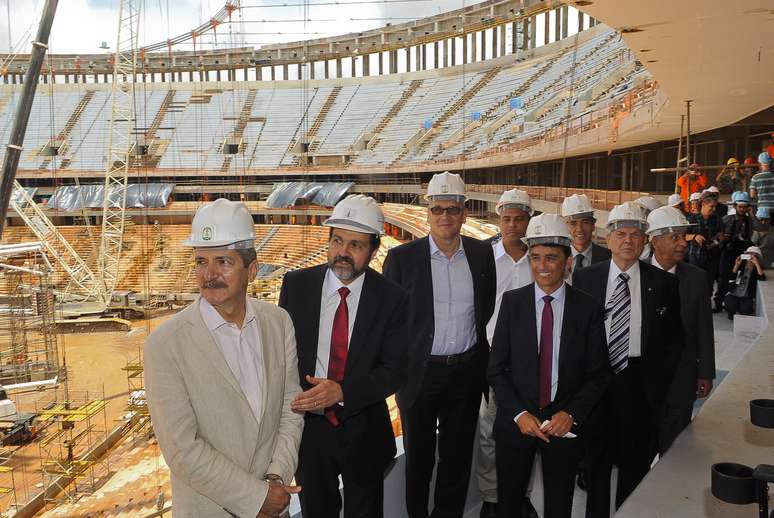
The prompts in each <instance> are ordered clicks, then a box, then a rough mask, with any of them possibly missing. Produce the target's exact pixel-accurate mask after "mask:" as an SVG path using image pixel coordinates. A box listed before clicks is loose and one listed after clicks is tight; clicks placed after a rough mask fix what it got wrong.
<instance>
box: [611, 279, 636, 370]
mask: <svg viewBox="0 0 774 518" xmlns="http://www.w3.org/2000/svg"><path fill="white" fill-rule="evenodd" d="M628 281H629V276H628V275H627V274H625V273H620V274H618V286H616V288H615V291H614V292H613V295H612V296H611V297H610V300H609V301H607V306H606V307H605V313H606V314H607V316H608V317H609V318H610V333H609V335H608V337H607V347H608V354H609V355H610V366H611V367H612V368H613V372H615V373H619V372H621V371H622V370H624V369H625V368H626V365H627V363H628V356H629V317H630V315H631V294H630V293H629V283H628Z"/></svg>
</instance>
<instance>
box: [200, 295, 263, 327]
mask: <svg viewBox="0 0 774 518" xmlns="http://www.w3.org/2000/svg"><path fill="white" fill-rule="evenodd" d="M245 302H246V304H245V321H244V322H243V324H242V328H245V327H247V326H248V325H249V324H251V323H252V322H253V321H254V320H255V311H253V305H252V304H250V301H249V300H247V296H245ZM199 311H200V312H201V314H202V318H203V319H204V325H206V326H207V329H209V330H210V331H215V330H217V329H218V328H219V327H222V326H224V325H229V324H230V322H226V320H225V319H224V318H223V317H222V316H220V313H218V310H217V309H215V308H214V307H213V306H212V304H210V303H209V302H207V300H206V299H205V298H204V297H199Z"/></svg>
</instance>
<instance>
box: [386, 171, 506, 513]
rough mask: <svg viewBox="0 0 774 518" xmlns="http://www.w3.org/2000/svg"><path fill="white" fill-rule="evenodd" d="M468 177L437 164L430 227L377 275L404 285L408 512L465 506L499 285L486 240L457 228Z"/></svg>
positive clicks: (401, 402) (401, 395)
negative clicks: (464, 178)
mask: <svg viewBox="0 0 774 518" xmlns="http://www.w3.org/2000/svg"><path fill="white" fill-rule="evenodd" d="M466 198H467V197H466V194H465V183H464V182H463V181H462V178H460V176H459V175H456V174H451V173H449V172H444V173H440V174H436V175H434V176H433V178H432V179H431V180H430V183H429V184H428V186H427V195H426V199H427V200H428V202H429V206H428V210H427V222H428V223H429V225H430V235H429V236H427V237H424V238H421V239H415V240H414V241H411V242H409V243H405V244H403V245H400V246H398V247H395V248H392V249H391V250H390V251H389V252H388V254H387V258H386V259H385V261H384V275H385V276H386V277H387V278H388V279H392V280H393V281H395V282H396V283H398V284H399V285H401V286H403V287H404V288H405V289H406V291H409V292H410V293H411V298H410V299H409V307H408V326H409V353H408V354H409V367H408V379H407V382H406V383H405V384H404V385H403V387H401V389H400V390H399V391H398V394H397V401H398V408H399V410H400V416H401V423H402V425H403V445H404V447H405V450H406V506H407V509H408V516H409V518H427V517H428V515H429V514H428V505H429V500H430V481H431V479H432V476H433V468H434V467H435V465H436V446H437V451H438V458H439V459H441V460H440V462H439V463H438V469H437V470H436V479H435V498H434V500H433V501H434V504H433V506H434V509H433V511H432V515H433V516H449V517H453V516H457V517H459V516H462V515H463V513H464V508H465V499H466V495H467V490H468V483H469V481H470V470H471V466H472V463H473V444H474V442H475V435H476V424H477V423H478V409H479V407H480V405H481V396H482V395H484V394H486V395H487V396H488V392H489V390H488V386H487V383H486V372H485V371H486V362H487V358H488V356H489V343H488V341H487V337H486V324H487V322H489V319H490V318H491V316H492V312H493V310H494V302H495V291H496V289H497V273H496V270H495V261H494V254H493V253H492V246H491V245H490V244H488V243H484V242H483V241H479V240H477V239H473V238H470V237H467V236H461V235H460V230H461V229H462V224H463V223H464V222H465V218H466V216H467V209H466V208H465V200H466Z"/></svg>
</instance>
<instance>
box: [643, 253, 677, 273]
mask: <svg viewBox="0 0 774 518" xmlns="http://www.w3.org/2000/svg"><path fill="white" fill-rule="evenodd" d="M650 264H652V265H653V266H655V267H656V268H659V269H661V270H665V268H664V267H663V266H661V265H660V264H659V262H658V259H656V254H653V255H651V256H650ZM665 271H668V272H669V273H676V272H677V265H676V264H675V265H674V266H673V267H671V268H670V269H669V270H665Z"/></svg>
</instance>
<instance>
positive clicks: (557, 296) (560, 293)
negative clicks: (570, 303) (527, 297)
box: [535, 282, 565, 304]
mask: <svg viewBox="0 0 774 518" xmlns="http://www.w3.org/2000/svg"><path fill="white" fill-rule="evenodd" d="M564 286H565V283H564V282H563V283H562V285H561V286H559V289H557V290H556V291H555V292H553V293H552V294H551V297H553V298H554V300H553V301H552V302H558V303H560V304H561V303H563V302H564V292H565V289H564ZM546 295H548V294H547V293H546V292H545V291H543V290H541V289H540V286H538V284H537V283H535V304H537V303H538V302H540V301H541V300H543V297H545V296H546Z"/></svg>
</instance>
